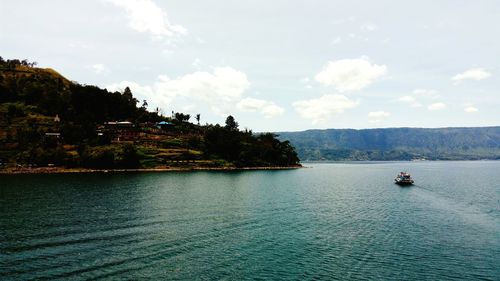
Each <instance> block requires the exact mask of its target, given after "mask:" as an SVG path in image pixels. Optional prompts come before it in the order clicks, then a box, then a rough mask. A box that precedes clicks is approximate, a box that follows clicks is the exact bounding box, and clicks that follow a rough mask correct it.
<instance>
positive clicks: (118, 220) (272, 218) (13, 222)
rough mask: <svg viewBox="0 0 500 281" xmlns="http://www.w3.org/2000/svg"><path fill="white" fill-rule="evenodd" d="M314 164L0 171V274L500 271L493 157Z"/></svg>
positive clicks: (417, 276)
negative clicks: (410, 180) (402, 178)
mask: <svg viewBox="0 0 500 281" xmlns="http://www.w3.org/2000/svg"><path fill="white" fill-rule="evenodd" d="M310 166H312V168H308V169H299V170H290V171H245V172H192V173H122V174H80V175H12V176H1V177H0V204H1V205H0V206H1V211H2V216H1V217H0V225H1V228H0V276H2V279H7V280H9V279H20V280H26V279H36V278H41V279H56V278H68V279H73V278H83V279H89V278H90V279H94V278H109V279H121V278H131V279H140V278H146V277H149V278H163V279H188V280H189V279H210V280H213V279H231V280H233V279H342V280H345V279H356V280H358V279H382V280H391V279H392V280H401V279H405V280H421V279H433V280H436V279H437V280H447V279H456V280H464V279H492V280H493V279H495V278H497V277H498V276H500V269H499V267H498V260H500V237H499V235H498V233H500V212H499V209H498V208H499V204H498V202H499V194H500V185H498V183H497V182H496V181H495V177H498V176H499V173H500V172H499V171H500V163H499V162H419V163H408V162H404V163H397V162H396V163H376V164H373V163H361V164H350V163H337V164H334V163H333V164H311V165H310ZM401 169H403V170H408V171H409V172H410V173H412V175H413V176H414V178H415V180H416V185H415V186H412V187H405V188H401V187H398V186H397V185H395V184H393V183H392V179H393V178H394V176H395V175H396V173H398V172H399V171H400V170H401Z"/></svg>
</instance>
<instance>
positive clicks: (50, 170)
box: [0, 166, 303, 175]
mask: <svg viewBox="0 0 500 281" xmlns="http://www.w3.org/2000/svg"><path fill="white" fill-rule="evenodd" d="M298 168H303V166H289V167H278V166H272V167H158V168H137V169H87V168H63V167H37V168H5V169H0V175H12V174H68V173H121V172H190V171H252V170H291V169H298Z"/></svg>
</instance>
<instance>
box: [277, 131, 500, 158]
mask: <svg viewBox="0 0 500 281" xmlns="http://www.w3.org/2000/svg"><path fill="white" fill-rule="evenodd" d="M280 139H282V140H289V141H291V142H292V143H293V144H294V145H295V147H296V148H297V153H298V154H299V157H300V158H301V159H303V160H381V161H383V160H412V159H427V160H477V159H500V127H484V128H437V129H425V128H389V129H366V130H352V129H328V130H308V131H303V132H286V133H285V132H284V133H280Z"/></svg>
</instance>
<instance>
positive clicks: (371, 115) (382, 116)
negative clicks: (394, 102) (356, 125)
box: [368, 111, 391, 118]
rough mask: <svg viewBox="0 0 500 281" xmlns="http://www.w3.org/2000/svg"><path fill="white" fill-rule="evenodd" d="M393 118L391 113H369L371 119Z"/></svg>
mask: <svg viewBox="0 0 500 281" xmlns="http://www.w3.org/2000/svg"><path fill="white" fill-rule="evenodd" d="M389 116H391V113H389V112H385V111H372V112H369V113H368V117H370V118H384V117H389Z"/></svg>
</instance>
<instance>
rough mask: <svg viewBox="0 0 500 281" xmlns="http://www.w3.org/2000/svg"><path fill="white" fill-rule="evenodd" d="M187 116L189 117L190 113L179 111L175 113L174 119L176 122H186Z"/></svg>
mask: <svg viewBox="0 0 500 281" xmlns="http://www.w3.org/2000/svg"><path fill="white" fill-rule="evenodd" d="M189 118H191V115H189V114H184V113H180V112H176V113H175V120H176V121H178V122H188V121H189Z"/></svg>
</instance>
